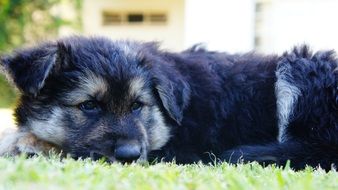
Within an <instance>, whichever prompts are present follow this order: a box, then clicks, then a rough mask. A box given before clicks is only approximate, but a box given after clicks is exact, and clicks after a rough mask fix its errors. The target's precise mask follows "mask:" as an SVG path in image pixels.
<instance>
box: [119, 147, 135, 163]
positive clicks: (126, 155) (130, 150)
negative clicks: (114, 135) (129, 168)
mask: <svg viewBox="0 0 338 190" xmlns="http://www.w3.org/2000/svg"><path fill="white" fill-rule="evenodd" d="M140 156H141V147H140V146H138V145H134V144H126V145H120V146H118V147H117V148H116V149H115V158H116V159H117V160H119V161H121V162H128V163H130V162H132V161H135V160H137V159H138V158H139V157H140Z"/></svg>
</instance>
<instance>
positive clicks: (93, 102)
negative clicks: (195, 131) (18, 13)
mask: <svg viewBox="0 0 338 190" xmlns="http://www.w3.org/2000/svg"><path fill="white" fill-rule="evenodd" d="M169 57H170V56H169V55H165V54H164V53H161V52H160V51H158V50H157V48H156V46H154V45H151V44H141V43H135V42H125V41H115V42H113V41H110V40H108V39H104V38H82V37H72V38H67V39H63V40H59V41H57V42H50V43H45V44H42V45H40V46H38V47H35V48H31V49H25V50H21V51H17V52H16V53H14V54H13V55H10V56H3V57H2V58H1V65H2V67H3V70H5V72H6V73H7V75H8V78H9V79H10V80H11V81H12V82H13V83H14V85H15V86H16V87H17V88H18V89H19V91H20V92H21V98H20V102H19V104H18V107H17V109H16V119H17V123H18V125H19V126H20V127H22V128H24V129H26V130H29V131H30V132H32V133H33V134H35V135H36V136H37V137H38V138H39V139H42V140H45V141H48V142H50V143H53V144H55V145H56V146H59V147H60V148H61V149H63V151H65V152H66V153H69V154H70V155H72V156H73V157H83V158H84V157H92V158H94V159H95V158H100V157H103V156H104V157H107V158H108V159H109V160H110V161H122V162H130V161H136V160H146V158H147V153H148V152H149V151H151V150H156V149H160V148H161V147H162V146H164V145H165V144H166V143H167V141H168V140H169V138H170V126H169V125H168V123H173V124H174V123H177V124H179V123H180V122H181V120H182V117H183V110H184V108H185V107H186V106H187V104H188V101H189V93H190V90H189V86H188V84H187V83H186V82H185V81H184V79H183V77H182V76H181V75H180V73H179V72H178V71H177V70H175V69H174V68H173V64H172V63H170V58H169Z"/></svg>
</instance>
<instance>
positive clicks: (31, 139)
mask: <svg viewBox="0 0 338 190" xmlns="http://www.w3.org/2000/svg"><path fill="white" fill-rule="evenodd" d="M50 151H55V152H58V149H57V148H56V147H55V146H53V145H51V144H50V143H47V142H45V141H41V140H39V139H37V138H36V137H35V135H33V134H32V133H30V132H23V131H18V130H12V131H6V132H5V133H4V134H3V135H2V137H1V139H0V156H15V155H19V154H26V155H27V156H28V157H31V156H34V155H36V154H44V155H46V154H48V153H49V152H50Z"/></svg>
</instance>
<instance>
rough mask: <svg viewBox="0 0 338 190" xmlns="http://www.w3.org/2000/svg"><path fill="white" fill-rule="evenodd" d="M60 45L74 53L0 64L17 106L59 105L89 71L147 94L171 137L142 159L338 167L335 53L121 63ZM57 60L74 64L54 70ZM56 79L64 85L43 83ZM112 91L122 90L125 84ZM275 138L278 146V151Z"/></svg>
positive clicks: (43, 53) (153, 51)
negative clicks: (144, 85)
mask: <svg viewBox="0 0 338 190" xmlns="http://www.w3.org/2000/svg"><path fill="white" fill-rule="evenodd" d="M63 43H66V44H73V45H68V46H57V45H51V44H45V45H43V46H41V47H38V48H37V49H30V50H26V51H22V52H20V53H19V56H18V55H15V56H12V57H4V58H3V59H2V60H3V61H2V62H3V65H5V70H9V73H10V75H11V76H12V78H13V80H14V83H15V84H16V85H17V86H18V88H19V89H20V90H21V91H22V92H23V94H24V95H23V97H22V99H21V101H24V102H25V101H31V98H32V97H35V96H37V95H38V94H39V93H40V94H49V96H48V97H49V99H45V100H43V101H44V102H45V103H46V104H48V103H51V102H52V103H55V104H57V101H55V99H56V100H57V98H58V97H57V96H58V95H59V94H60V93H61V92H63V91H67V90H69V89H71V88H72V87H73V83H72V82H70V80H73V78H76V75H77V74H79V73H81V72H86V71H87V70H90V71H91V72H94V73H95V74H98V75H101V76H104V77H106V78H107V79H109V80H110V81H112V83H114V84H115V82H116V81H120V82H121V81H122V83H123V80H124V79H125V78H128V76H131V75H134V74H135V73H136V74H137V75H140V76H142V77H144V78H145V79H146V80H148V82H149V85H150V86H152V88H153V92H154V96H155V97H157V100H158V102H160V107H161V112H162V113H164V116H165V121H166V123H167V124H168V126H170V128H171V138H170V140H169V141H168V142H167V143H166V144H165V146H163V147H162V148H161V149H160V150H155V151H151V152H150V153H149V154H148V156H149V159H162V160H165V161H171V160H172V159H174V158H175V159H176V162H178V163H192V162H196V161H200V160H201V161H203V162H210V161H212V159H213V158H214V157H213V156H210V153H211V154H213V155H214V156H215V157H217V158H218V159H219V160H222V161H228V162H232V163H237V162H238V161H239V160H243V161H245V162H246V161H258V162H260V163H267V164H268V163H277V164H279V165H284V164H285V163H286V161H287V160H290V161H291V162H290V163H291V166H292V167H294V168H296V169H301V168H304V167H305V166H306V165H310V166H314V167H316V166H318V165H320V166H321V167H322V168H324V169H330V168H331V167H332V166H333V165H337V164H338V61H337V59H336V57H335V55H334V52H333V51H324V52H318V53H315V54H313V53H311V51H310V50H309V49H308V47H307V46H301V47H298V48H295V49H294V50H292V51H291V52H288V53H285V54H283V55H281V56H277V55H269V56H266V55H259V54H255V53H247V54H227V53H219V52H210V51H207V50H204V49H200V48H196V47H194V48H192V49H189V50H187V51H184V52H181V53H170V52H164V51H160V50H158V49H157V47H156V46H154V45H151V44H140V43H126V45H127V46H130V47H134V46H137V47H141V48H137V50H135V51H136V52H134V53H135V54H137V55H142V56H136V57H128V56H127V55H125V54H123V53H122V52H121V51H118V50H116V48H117V46H116V45H115V44H116V42H112V41H110V40H108V39H102V38H91V39H88V38H70V39H67V40H64V42H63ZM74 44H75V45H74ZM66 47H68V48H69V49H67V48H66ZM72 48H73V49H72ZM131 49H133V48H131ZM50 52H55V53H52V54H51V53H50ZM65 52H68V53H67V54H68V57H71V59H69V60H67V56H66V57H65V55H66V53H65ZM69 52H71V53H69ZM88 52H90V53H88ZM69 55H71V56H69ZM32 59H33V60H34V61H32ZM54 59H55V60H56V61H52V60H54ZM60 60H63V62H66V63H70V62H71V63H72V64H64V63H63V64H61V66H60V64H57V63H58V61H60ZM51 62H53V63H54V64H52V65H51V64H50V63H51ZM70 65H72V66H70ZM60 70H62V72H63V74H62V76H63V78H60V76H59V75H53V74H51V73H57V72H58V71H60ZM279 80H284V82H286V83H287V84H290V86H293V88H295V89H297V93H296V94H292V95H293V96H295V97H296V99H297V101H294V102H292V104H291V107H292V110H288V111H290V114H289V115H288V118H287V121H284V122H286V123H287V125H286V126H285V130H284V131H283V134H280V133H281V131H280V127H281V122H282V118H279V117H280V116H279V115H280V114H281V113H279V112H281V110H280V109H278V105H277V102H278V101H281V102H283V101H282V100H281V99H283V98H288V97H283V96H277V93H279V92H278V90H280V89H277V88H276V84H278V82H280V81H279ZM45 83H46V84H49V85H46V86H48V87H44V84H45ZM115 89H121V90H122V89H123V84H122V86H116V88H115ZM121 94H123V93H122V92H121ZM287 95H290V94H286V96H287ZM284 111H285V110H284ZM27 114H28V115H29V114H37V113H34V112H31V111H30V110H29V109H24V108H20V107H19V109H17V112H16V117H17V119H18V122H19V124H20V123H24V122H25V121H26V120H25V118H26V117H27ZM280 135H283V139H282V140H281V139H279V141H278V137H279V136H280ZM61 148H62V147H61Z"/></svg>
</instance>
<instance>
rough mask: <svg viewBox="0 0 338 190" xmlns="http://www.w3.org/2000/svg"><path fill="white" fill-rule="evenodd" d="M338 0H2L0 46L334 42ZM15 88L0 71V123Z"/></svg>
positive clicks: (215, 46) (221, 46)
mask: <svg viewBox="0 0 338 190" xmlns="http://www.w3.org/2000/svg"><path fill="white" fill-rule="evenodd" d="M337 20H338V0H34V1H30V0H0V53H1V54H4V53H8V52H10V51H12V50H13V49H15V48H17V47H22V46H28V45H32V44H34V43H37V42H39V41H44V40H47V39H55V38H58V37H62V36H68V35H74V34H81V35H87V36H92V35H100V36H107V37H109V38H112V39H136V40H143V41H150V40H155V41H160V42H161V44H162V48H163V49H168V50H172V51H180V50H183V49H185V48H188V47H190V46H192V45H193V44H195V43H205V44H206V46H207V47H208V48H209V49H211V50H218V51H228V52H231V53H233V52H245V51H252V50H255V51H258V52H262V53H282V52H284V51H286V50H289V49H290V48H291V47H292V46H293V45H297V44H303V43H307V44H310V45H311V47H312V49H314V50H320V49H337V50H338V22H337ZM16 94H17V92H16V91H15V90H14V89H13V88H11V87H10V85H8V83H7V82H6V81H5V78H4V76H0V129H1V128H3V127H8V126H13V125H14V124H13V122H12V118H11V111H10V110H11V108H13V106H14V105H15V101H16V97H17V96H16Z"/></svg>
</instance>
